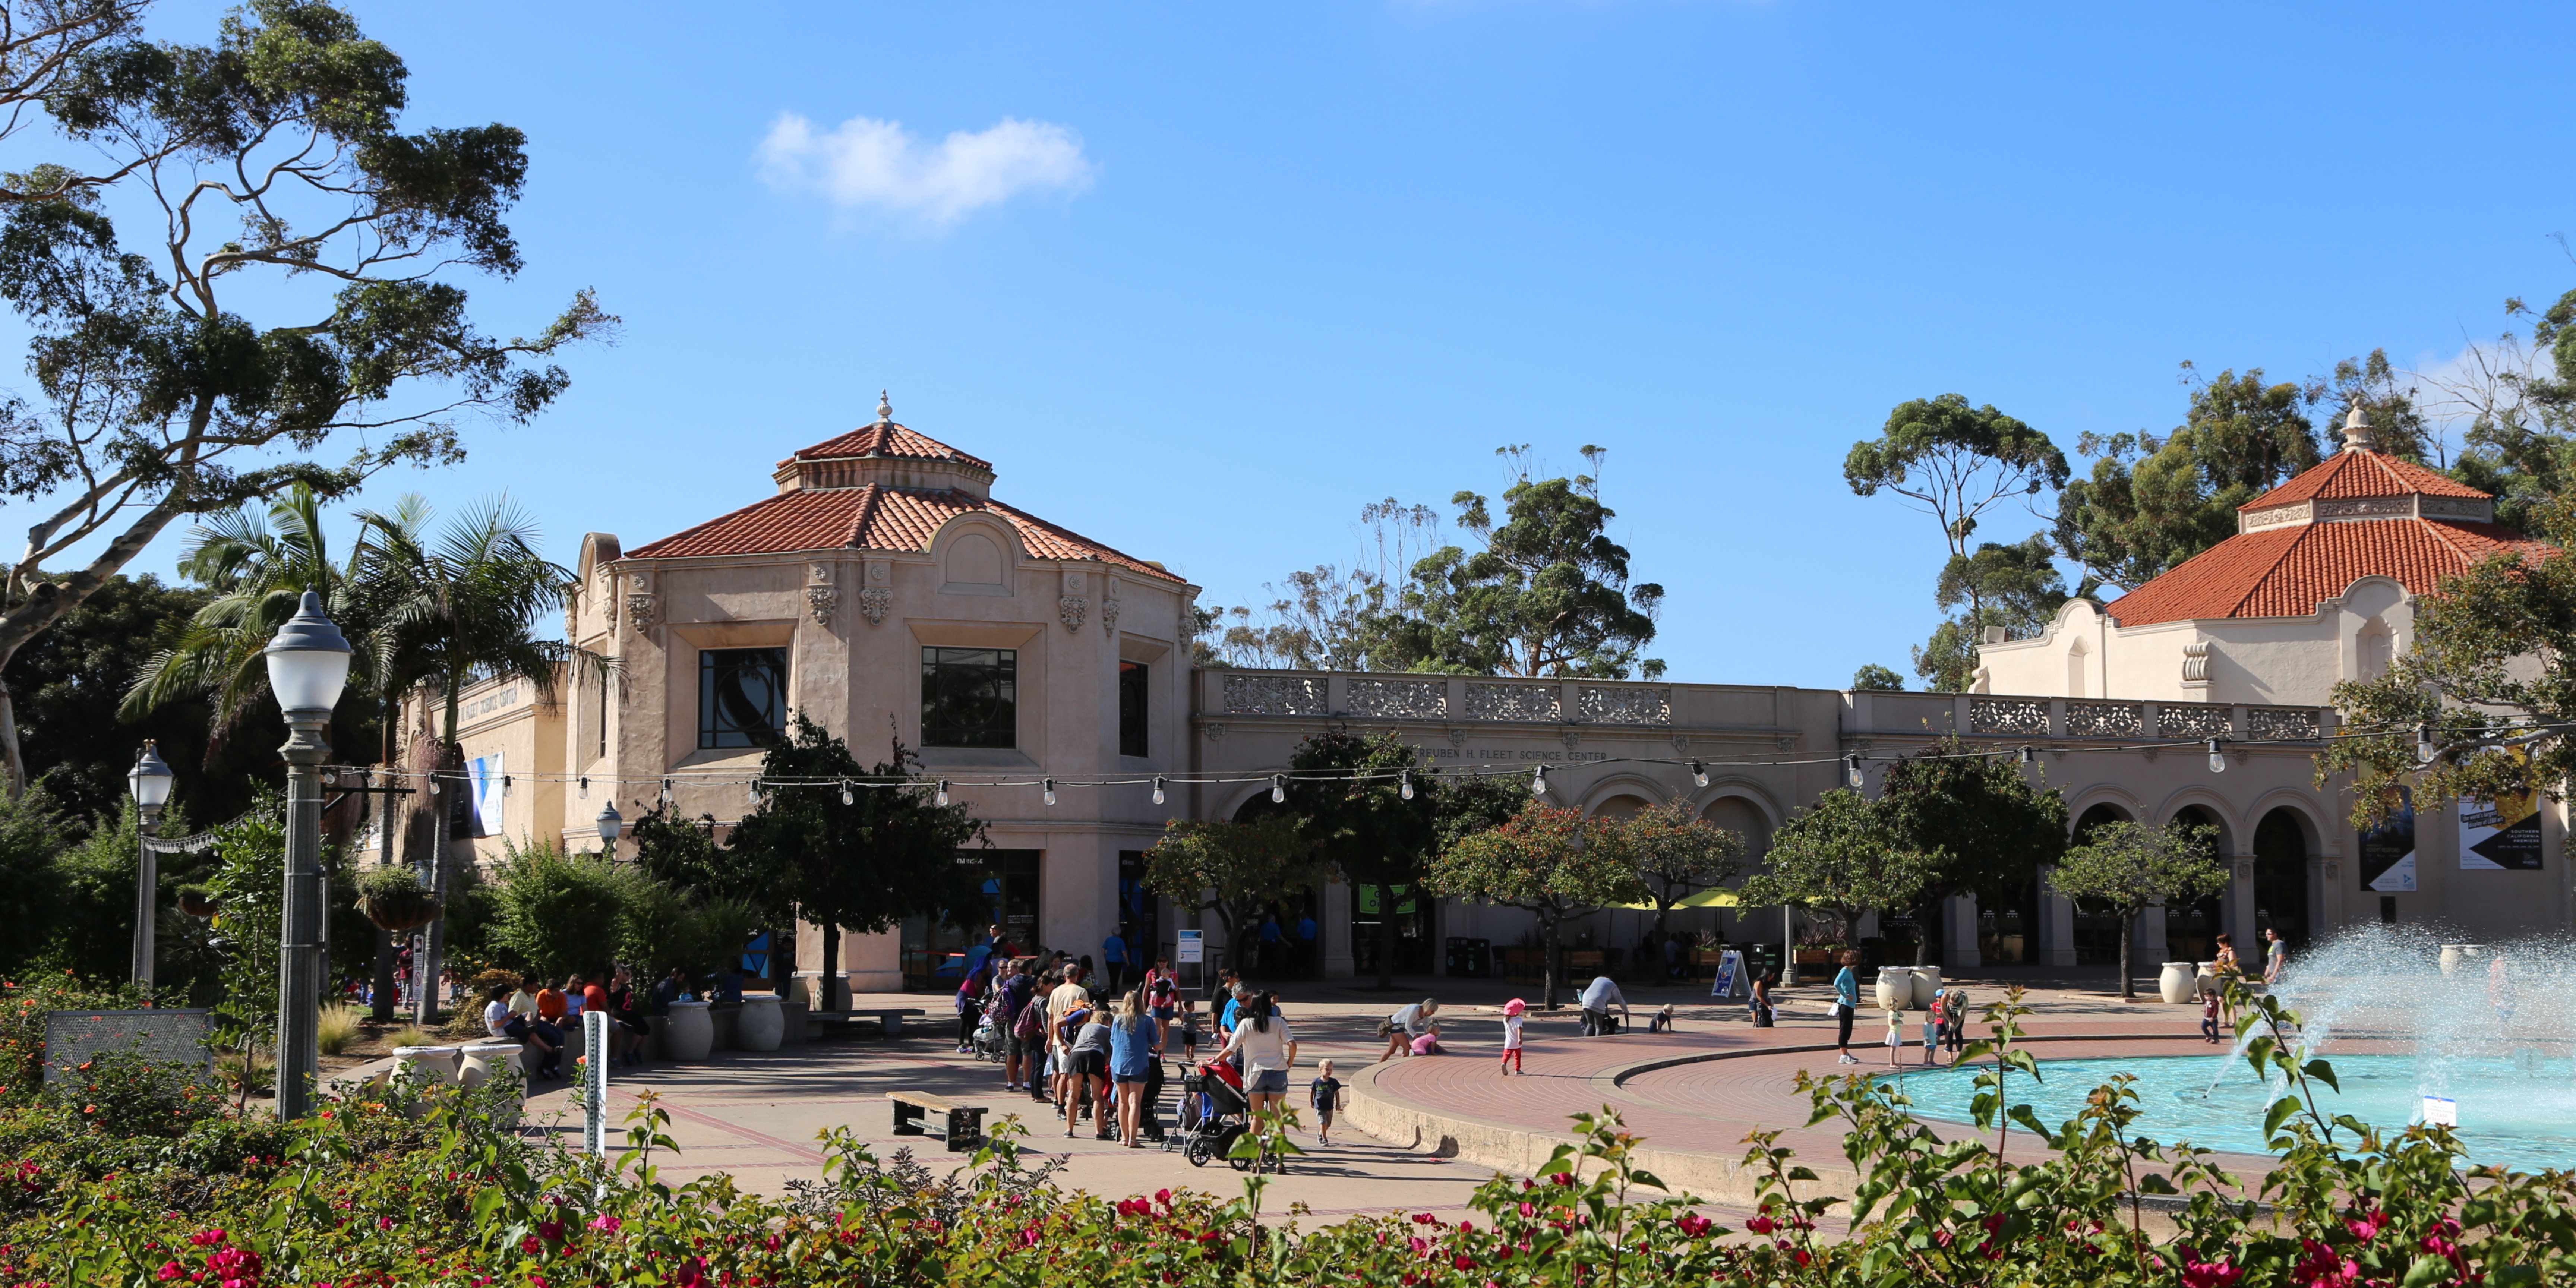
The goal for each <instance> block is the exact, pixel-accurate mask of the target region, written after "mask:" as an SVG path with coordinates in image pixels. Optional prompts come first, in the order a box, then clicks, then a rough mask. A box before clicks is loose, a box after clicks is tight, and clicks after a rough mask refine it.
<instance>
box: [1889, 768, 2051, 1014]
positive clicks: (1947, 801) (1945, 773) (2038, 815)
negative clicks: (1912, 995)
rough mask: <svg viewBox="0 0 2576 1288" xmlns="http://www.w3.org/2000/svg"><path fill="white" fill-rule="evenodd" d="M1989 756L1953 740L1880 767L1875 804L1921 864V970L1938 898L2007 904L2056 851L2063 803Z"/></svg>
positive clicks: (1928, 949)
mask: <svg viewBox="0 0 2576 1288" xmlns="http://www.w3.org/2000/svg"><path fill="white" fill-rule="evenodd" d="M1995 750H1996V749H1995V748H1992V747H1987V746H1983V745H1980V744H1977V743H1972V742H1969V741H1967V740H1965V739H1963V738H1960V737H1958V736H1957V735H1955V734H1953V735H1947V736H1944V737H1942V738H1939V739H1936V740H1934V741H1933V742H1931V743H1930V744H1928V745H1926V746H1925V747H1923V748H1922V749H1921V750H1920V751H1917V752H1916V753H1915V754H1913V755H1911V756H1906V757H1903V758H1900V759H1898V760H1897V761H1896V762H1895V763H1894V764H1892V765H1890V766H1888V769H1887V777H1886V779H1885V783H1884V786H1883V787H1882V789H1881V792H1880V795H1879V800H1878V804H1879V806H1880V807H1881V808H1882V809H1884V810H1886V811H1887V813H1888V816H1889V818H1890V819H1891V820H1892V821H1893V822H1894V824H1895V828H1896V834H1897V835H1898V836H1899V837H1900V838H1901V840H1900V844H1901V845H1902V846H1903V847H1905V848H1907V849H1910V850H1913V851H1916V852H1919V853H1921V854H1924V855H1927V856H1930V857H1931V863H1930V866H1929V867H1928V869H1927V870H1926V871H1927V880H1926V881H1925V883H1924V886H1923V889H1922V890H1921V892H1919V893H1918V894H1917V895H1916V896H1915V898H1914V900H1913V907H1914V909H1915V911H1916V912H1917V914H1918V918H1917V919H1918V920H1919V921H1921V922H1922V923H1924V925H1925V929H1926V933H1925V934H1923V935H1922V936H1921V937H1920V938H1919V939H1918V940H1917V948H1916V952H1917V953H1918V954H1919V956H1918V962H1919V963H1920V964H1925V965H1928V964H1930V955H1931V951H1932V936H1931V934H1930V933H1929V929H1930V922H1931V914H1932V912H1933V910H1934V908H1935V907H1936V906H1937V905H1938V904H1939V903H1940V901H1941V900H1942V899H1945V898H1948V897H1949V896H1951V895H1954V894H1964V893H1974V894H1976V895H1978V896H1980V897H1981V898H1984V899H1986V900H1987V901H1989V902H1995V903H2004V902H2012V901H2017V900H2019V899H2020V898H2021V897H2022V895H2023V894H2024V893H2025V892H2027V891H2028V890H2029V889H2030V888H2031V884H2032V883H2033V882H2035V881H2037V880H2038V879H2039V871H2040V867H2041V865H2043V864H2047V863H2053V862H2055V861H2056V860H2057V856H2058V855H2059V854H2061V853H2063V852H2064V851H2065V849H2066V826H2067V820H2066V800H2065V798H2064V797H2063V796H2061V795H2059V794H2058V793H2057V792H2056V791H2055V790H2054V789H2043V788H2042V787H2040V786H2039V785H2038V783H2036V782H2034V781H2033V779H2034V776H2033V775H2030V774H2027V773H2026V772H2025V771H2024V770H2023V769H2022V767H2021V766H2020V765H2019V764H2018V763H2016V761H2015V760H2014V758H2013V757H2011V756H2008V755H1994V754H1990V753H1992V752H1994V751H1995Z"/></svg>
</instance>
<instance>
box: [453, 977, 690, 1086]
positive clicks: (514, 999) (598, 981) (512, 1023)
mask: <svg viewBox="0 0 2576 1288" xmlns="http://www.w3.org/2000/svg"><path fill="white" fill-rule="evenodd" d="M717 987H718V988H719V989H721V988H723V987H724V981H723V980H719V981H718V983H717ZM733 988H734V990H735V993H736V995H737V996H739V994H740V988H741V984H740V981H739V979H736V980H735V981H734V982H733ZM690 996H691V994H690V989H689V981H688V978H687V976H686V975H685V974H684V973H683V972H682V971H681V970H680V968H679V967H676V966H674V967H672V968H671V973H670V974H669V975H666V976H664V977H663V978H662V979H660V980H657V981H655V982H654V984H653V986H652V988H651V989H649V990H647V991H646V992H645V993H644V994H643V995H642V996H640V997H639V996H638V995H637V992H636V987H635V975H634V972H633V971H632V970H630V969H628V968H627V967H625V966H623V965H615V966H610V967H608V968H607V969H605V970H603V971H601V972H599V973H598V974H596V975H589V976H584V975H581V974H578V973H576V974H573V975H571V976H568V977H567V978H566V979H565V980H564V982H563V985H562V986H561V987H554V986H551V985H548V984H546V983H545V982H544V981H542V980H540V979H538V978H537V977H536V976H534V975H528V976H524V977H522V978H521V979H520V981H519V985H518V987H516V988H510V987H506V986H505V987H496V988H493V989H491V990H490V991H488V992H487V993H485V994H484V997H483V1028H484V1030H485V1031H486V1032H488V1033H490V1034H491V1035H492V1036H493V1037H496V1038H500V1039H502V1040H505V1041H510V1042H517V1043H519V1044H520V1045H521V1046H522V1047H524V1048H525V1049H526V1051H527V1058H526V1059H525V1060H523V1061H522V1062H521V1067H523V1068H525V1069H526V1070H528V1078H529V1080H530V1081H532V1082H533V1081H537V1080H540V1079H563V1078H567V1077H569V1076H570V1074H569V1073H568V1072H567V1071H566V1070H565V1068H564V1065H563V1052H564V1047H565V1046H566V1045H568V1044H569V1042H570V1040H571V1039H570V1037H569V1036H568V1035H569V1034H570V1032H571V1031H572V1030H574V1029H576V1028H578V1027H579V1026H580V1022H581V1021H580V1017H581V1016H582V1015H583V1014H584V1013H586V1012H591V1011H597V1012H600V1013H602V1014H605V1015H606V1016H608V1018H609V1021H610V1030H609V1034H610V1036H609V1060H610V1063H611V1064H612V1066H615V1067H624V1068H634V1067H640V1066H642V1065H643V1064H644V1062H645V1046H646V1043H647V1042H649V1041H650V1040H651V1038H652V1034H653V1026H652V1024H651V1022H650V1020H649V1019H648V1018H647V1017H648V1016H652V1015H661V1014H665V1013H667V1012H668V1011H669V1010H670V1008H671V1003H673V1002H677V1001H681V1000H683V999H686V998H689V997H690Z"/></svg>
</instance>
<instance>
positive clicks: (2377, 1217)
mask: <svg viewBox="0 0 2576 1288" xmlns="http://www.w3.org/2000/svg"><path fill="white" fill-rule="evenodd" d="M2343 1228H2345V1229H2347V1230H2350V1231H2352V1237H2354V1238H2356V1239H2359V1240H2361V1241H2362V1242H2364V1243H2368V1242H2370V1241H2371V1240H2373V1239H2376V1238H2378V1237H2379V1232H2380V1231H2381V1230H2384V1229H2387V1228H2388V1210H2387V1209H2386V1208H2372V1209H2371V1210H2370V1211H2368V1212H2366V1213H2364V1214H2363V1215H2362V1216H2361V1217H2360V1218H2358V1219H2355V1220H2347V1221H2345V1222H2344V1223H2343Z"/></svg>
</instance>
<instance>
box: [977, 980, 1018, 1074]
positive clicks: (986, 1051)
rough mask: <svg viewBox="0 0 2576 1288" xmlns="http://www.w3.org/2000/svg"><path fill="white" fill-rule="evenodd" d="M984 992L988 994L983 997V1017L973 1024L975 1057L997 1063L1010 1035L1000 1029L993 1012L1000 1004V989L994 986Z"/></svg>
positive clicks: (1007, 1044) (1000, 1060)
mask: <svg viewBox="0 0 2576 1288" xmlns="http://www.w3.org/2000/svg"><path fill="white" fill-rule="evenodd" d="M985 992H986V993H988V994H989V996H987V997H986V998H985V999H984V1018H983V1019H981V1020H979V1021H977V1022H976V1024H975V1058H976V1059H978V1060H990V1061H992V1062H993V1063H995V1064H999V1063H1001V1062H1002V1057H1003V1055H1004V1054H1006V1053H1007V1051H1008V1048H1009V1045H1010V1040H1011V1039H1010V1035H1009V1034H1008V1033H1005V1032H1003V1031H1002V1022H1001V1020H1000V1018H999V1017H998V1016H996V1015H995V1014H994V1012H995V1011H996V1010H998V1009H999V1008H1000V1006H1001V1002H1002V990H1000V989H998V988H994V989H986V990H985Z"/></svg>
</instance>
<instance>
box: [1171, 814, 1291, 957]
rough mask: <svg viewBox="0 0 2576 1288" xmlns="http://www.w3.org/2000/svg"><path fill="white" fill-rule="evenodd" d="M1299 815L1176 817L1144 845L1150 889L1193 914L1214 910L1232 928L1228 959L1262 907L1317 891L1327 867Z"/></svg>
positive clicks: (1227, 940) (1227, 941)
mask: <svg viewBox="0 0 2576 1288" xmlns="http://www.w3.org/2000/svg"><path fill="white" fill-rule="evenodd" d="M1315 848H1316V847H1315V842H1314V840H1313V839H1312V838H1310V837H1309V836H1308V835H1307V832H1306V828H1305V826H1304V822H1303V820H1301V819H1300V818H1298V816H1296V815H1295V814H1291V813H1286V812H1279V813H1263V814H1256V815H1254V816H1253V817H1251V818H1248V819H1245V820H1244V821H1242V822H1239V823H1238V822H1229V821H1225V820H1219V821H1216V822H1213V823H1202V822H1199V821H1198V820H1196V819H1173V820H1171V821H1170V822H1167V823H1165V824H1164V825H1163V839H1161V840H1159V841H1157V842H1155V843H1154V847H1153V848H1152V849H1149V850H1147V851H1145V888H1146V889H1148V890H1151V891H1153V892H1154V893H1156V894H1159V895H1161V896H1163V897H1164V898H1166V899H1169V900H1172V901H1173V902H1174V903H1176V904H1179V905H1180V906H1181V907H1182V908H1184V909H1187V910H1189V911H1191V912H1213V913H1215V914H1216V917H1217V922H1218V924H1219V925H1222V926H1224V927H1225V958H1226V961H1227V962H1229V963H1232V962H1235V961H1237V960H1238V958H1237V957H1236V948H1237V946H1238V945H1240V944H1241V943H1242V942H1243V936H1244V935H1245V934H1246V933H1248V932H1249V931H1250V930H1251V928H1252V926H1253V925H1254V918H1256V917H1258V916H1259V915H1260V910H1261V909H1262V907H1263V906H1265V905H1267V904H1269V903H1272V902H1274V901H1276V900H1280V899H1284V898H1287V897H1288V896H1289V895H1292V894H1297V893H1300V892H1302V891H1306V890H1311V889H1314V888H1315V887H1316V886H1317V885H1319V884H1321V883H1322V882H1323V880H1324V873H1325V866H1324V864H1323V863H1322V862H1320V861H1318V860H1317V859H1316V857H1315Z"/></svg>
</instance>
